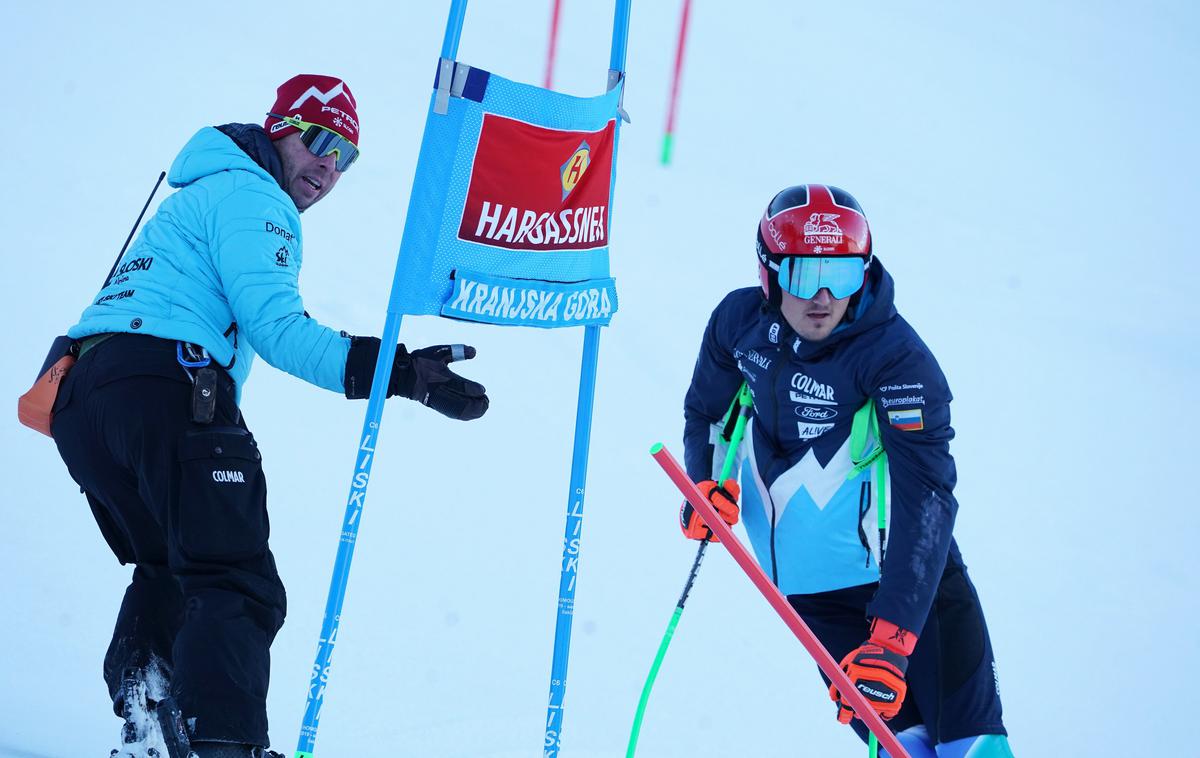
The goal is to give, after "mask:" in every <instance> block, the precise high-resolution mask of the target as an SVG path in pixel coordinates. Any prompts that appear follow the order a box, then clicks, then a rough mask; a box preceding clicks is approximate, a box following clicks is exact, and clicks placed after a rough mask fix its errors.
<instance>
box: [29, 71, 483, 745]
mask: <svg viewBox="0 0 1200 758" xmlns="http://www.w3.org/2000/svg"><path fill="white" fill-rule="evenodd" d="M358 138H359V123H358V114H357V108H356V103H355V100H354V96H353V94H351V92H350V88H349V87H348V86H347V85H346V83H345V82H343V81H341V80H340V79H337V78H335V77H330V76H317V75H310V74H302V75H299V76H296V77H293V78H292V79H290V80H288V81H287V82H285V83H284V84H283V85H281V86H280V87H279V89H278V93H277V99H276V102H275V104H274V106H273V107H272V108H271V110H270V111H269V113H268V115H267V119H266V122H265V124H264V125H263V126H262V127H260V126H258V125H252V124H226V125H224V126H219V127H207V128H204V129H201V130H200V131H199V132H197V133H196V135H195V136H194V137H192V139H191V140H190V141H189V142H188V143H187V145H186V146H184V148H183V150H182V151H181V152H180V154H179V156H178V157H177V158H176V159H175V162H174V164H173V165H172V166H171V170H170V174H169V181H170V184H171V186H173V187H175V188H177V190H178V191H177V192H175V193H174V194H172V195H171V196H169V197H168V198H166V199H165V200H164V201H163V202H162V204H161V205H160V206H159V208H158V211H157V212H156V213H155V214H154V216H153V217H152V218H151V219H150V220H149V221H147V222H146V225H145V227H144V228H143V230H142V232H141V234H140V235H139V236H138V237H137V240H136V241H135V242H134V244H133V245H132V246H131V247H130V248H129V251H128V252H127V253H126V255H125V256H124V257H123V258H122V260H121V261H120V262H119V265H117V266H116V268H114V270H113V273H112V275H111V276H110V277H109V279H108V280H107V281H106V282H105V284H104V286H103V287H102V288H101V290H100V292H99V293H98V294H97V295H96V298H95V300H94V301H93V303H92V304H91V306H89V307H88V308H87V309H86V310H85V311H84V312H83V316H82V318H81V319H80V321H79V323H78V324H76V325H75V326H74V327H72V328H71V330H70V331H69V332H68V334H69V335H70V336H71V337H72V338H73V339H75V340H76V346H77V354H78V362H77V363H76V365H75V367H74V368H73V369H72V370H71V372H70V373H69V374H68V376H67V378H66V379H65V380H64V382H63V384H62V388H61V389H60V391H59V395H58V398H57V400H56V402H55V407H54V418H53V425H52V432H53V436H54V439H55V442H56V443H57V445H58V448H59V452H60V454H61V455H62V458H63V461H64V462H65V463H66V464H67V468H68V470H69V471H70V473H71V476H72V478H73V479H74V480H75V481H76V483H78V484H79V486H80V489H81V490H82V491H83V492H84V494H85V495H86V497H87V500H88V503H89V504H90V506H91V510H92V513H93V515H94V516H95V518H96V521H97V524H98V525H99V527H100V530H101V532H102V533H103V535H104V537H105V539H106V541H107V542H108V544H109V546H110V547H111V548H112V550H113V552H114V553H115V554H116V556H117V558H118V560H120V561H121V563H123V564H128V563H132V564H134V566H135V568H134V573H133V579H132V581H131V583H130V585H129V587H128V589H127V590H126V593H125V598H124V601H123V603H122V606H121V610H120V613H119V615H118V618H117V623H116V628H115V630H114V632H113V639H112V643H111V645H110V647H109V650H108V653H107V655H106V657H105V662H104V675H105V680H106V682H107V684H108V687H109V692H110V694H111V695H112V696H113V700H114V708H115V710H116V712H117V714H118V715H119V716H123V717H125V719H126V724H125V728H124V730H123V736H122V740H123V743H124V745H123V748H122V749H123V750H124V752H123V753H120V755H122V756H133V757H134V758H141V756H142V755H144V754H145V753H146V752H147V750H148V748H149V747H151V746H152V745H151V742H152V741H153V740H156V739H158V737H157V735H155V734H154V733H153V732H154V730H153V729H151V730H149V731H147V729H146V728H145V726H144V723H145V719H144V718H142V717H141V715H140V714H142V713H147V712H148V713H152V714H153V713H158V712H159V711H164V712H165V711H166V710H167V708H164V707H161V704H163V703H166V704H167V705H168V706H169V709H170V710H171V711H172V712H173V713H176V714H178V715H181V718H182V721H183V723H186V724H187V725H188V730H189V732H190V734H189V737H190V741H191V749H192V750H194V751H195V754H196V755H197V756H198V757H199V758H248V757H249V756H262V755H268V754H269V753H266V752H265V750H266V746H267V745H268V744H269V742H268V738H267V716H266V694H267V685H268V679H269V674H270V653H269V650H270V645H271V642H272V640H273V639H274V637H275V634H276V632H277V631H278V630H279V628H280V626H281V625H282V624H283V619H284V615H285V612H286V600H285V595H284V589H283V585H282V583H281V582H280V580H279V575H278V573H277V572H276V570H275V561H274V558H273V557H272V555H271V551H270V549H269V548H268V537H269V531H270V530H269V524H268V519H267V510H266V484H265V481H264V479H263V474H262V457H261V454H260V453H259V450H258V447H257V444H256V442H255V440H254V437H253V435H251V433H250V432H249V430H248V429H247V428H246V424H245V421H244V420H243V418H242V415H241V412H240V410H239V408H238V398H239V396H240V391H241V387H242V385H243V384H244V383H245V381H246V379H247V378H248V376H249V373H250V367H251V365H252V363H253V361H254V356H255V354H256V353H257V354H259V355H261V356H262V357H263V359H264V360H265V361H266V362H267V363H270V364H271V365H273V366H275V367H277V368H280V369H283V370H284V371H287V372H288V373H290V374H293V375H294V376H297V377H300V378H301V379H304V380H305V381H307V382H311V383H312V384H315V385H317V386H320V387H324V388H326V389H330V390H334V391H337V392H342V393H344V394H345V395H346V397H348V398H365V397H367V396H369V394H370V391H371V381H372V377H373V374H374V367H375V362H376V359H377V357H378V355H379V349H380V342H379V340H378V339H376V338H371V337H352V336H350V335H347V334H346V333H345V332H339V331H335V330H333V329H330V328H329V327H327V326H324V325H322V324H320V323H318V322H317V321H316V319H313V318H310V317H309V315H308V314H307V312H306V311H305V310H304V304H303V301H302V300H301V297H300V292H299V288H298V280H299V274H300V265H301V262H302V258H303V252H302V239H303V236H302V231H301V226H300V214H301V213H302V212H304V211H305V210H307V209H308V208H311V207H312V206H313V205H314V204H315V203H317V202H318V201H319V200H321V198H323V197H325V196H326V195H327V194H329V192H330V191H332V190H333V188H334V186H335V185H336V184H337V182H338V180H339V179H340V178H341V176H342V174H343V173H344V172H345V171H346V170H347V169H348V168H349V167H350V166H351V165H352V164H353V163H354V161H355V159H356V158H357V157H358V153H359V151H358V143H359V139H358ZM474 355H475V350H474V348H471V347H468V346H465V345H439V346H435V347H429V348H424V349H421V350H416V351H413V352H411V353H410V352H409V351H408V350H407V349H406V348H405V347H404V346H403V345H400V346H399V347H398V348H397V351H396V358H395V362H394V365H393V369H392V375H391V379H390V381H389V383H388V390H387V394H388V395H389V396H392V395H403V396H405V397H408V398H410V399H414V400H417V401H419V402H421V403H423V404H424V405H427V406H429V407H431V408H433V409H434V410H436V411H438V412H440V413H442V414H444V415H447V416H450V417H451V418H456V419H462V420H470V419H474V418H478V417H479V416H481V415H483V413H484V412H485V411H486V410H487V406H488V398H487V395H486V393H485V391H484V388H483V387H482V386H481V385H479V384H477V383H476V382H472V381H469V380H467V379H464V378H462V377H460V376H458V375H457V374H455V373H454V372H452V371H451V370H450V369H449V364H450V363H451V362H452V361H456V360H462V359H465V358H472V357H474ZM158 715H159V716H160V717H161V716H162V713H158ZM176 720H179V718H176ZM168 731H169V730H168ZM168 747H169V746H168ZM160 749H161V748H160Z"/></svg>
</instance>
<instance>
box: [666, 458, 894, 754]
mask: <svg viewBox="0 0 1200 758" xmlns="http://www.w3.org/2000/svg"><path fill="white" fill-rule="evenodd" d="M650 455H652V456H653V457H654V460H656V461H658V465H659V466H662V470H663V471H665V472H666V473H667V476H669V477H671V481H673V482H675V486H676V487H678V488H679V491H680V492H682V493H683V496H684V497H686V498H687V501H688V502H689V503H691V504H692V507H693V508H695V509H696V512H697V513H699V514H700V517H701V518H702V519H704V523H705V525H707V526H708V528H709V529H711V530H713V532H715V533H716V535H717V536H718V537H720V538H721V543H720V544H722V545H724V546H725V548H726V549H727V550H729V554H730V555H732V556H733V559H734V560H735V561H737V564H738V565H739V566H741V567H742V571H745V572H746V576H748V577H750V581H752V582H754V586H755V587H757V588H758V591H759V592H761V593H762V595H763V597H765V598H766V599H767V602H768V603H770V604H771V607H772V608H774V609H775V612H776V613H778V614H779V616H780V618H782V619H783V623H785V624H787V625H788V628H789V629H791V630H792V633H793V634H795V635H796V639H798V640H800V644H801V645H803V646H804V649H805V650H807V651H808V654H809V655H811V656H812V658H813V660H814V661H816V662H817V666H818V667H819V668H820V669H821V671H823V672H825V676H827V677H829V679H830V680H831V681H832V682H833V683H834V685H835V686H836V687H837V688H838V692H840V693H842V698H843V699H845V700H846V701H848V702H849V703H850V707H851V708H853V709H854V713H855V714H856V715H857V716H858V717H859V718H860V719H862V720H863V723H864V724H866V725H867V729H869V730H871V734H874V735H875V736H876V737H877V738H878V739H879V743H880V744H881V745H883V746H884V747H885V748H887V751H888V753H889V754H891V756H892V758H910V756H909V754H908V751H906V750H905V749H904V747H903V746H902V745H901V744H900V741H899V740H898V739H896V735H894V734H892V730H891V729H888V728H887V725H886V724H884V723H883V719H882V718H880V716H879V714H878V713H876V712H875V709H874V708H872V707H871V704H870V703H868V702H867V700H866V698H864V697H863V696H862V693H861V692H859V691H858V690H857V689H855V687H854V685H853V684H851V682H850V679H849V678H848V677H847V676H846V672H844V671H842V668H841V666H839V665H838V664H837V662H835V661H834V660H833V658H832V657H830V655H829V651H827V650H826V649H825V648H824V646H823V645H821V642H820V641H819V640H818V639H817V637H816V635H815V634H813V633H812V630H811V629H809V628H808V625H807V624H805V623H804V620H803V619H802V618H800V614H798V613H796V609H795V608H793V607H792V606H791V603H789V602H788V601H787V598H786V597H784V596H783V593H782V592H780V591H779V588H778V587H776V586H775V585H774V584H771V580H770V579H767V575H766V574H764V573H763V570H762V568H760V567H759V565H758V563H757V562H756V561H755V560H754V558H753V557H752V556H751V555H750V553H749V552H747V550H746V548H745V547H744V546H743V545H742V543H741V542H739V541H738V538H737V537H735V536H733V530H732V529H730V528H729V525H728V524H726V523H725V521H724V520H723V519H722V518H721V517H720V516H718V515H717V511H716V509H715V508H713V507H712V504H711V503H709V502H708V498H706V497H704V495H703V494H702V493H701V492H700V490H699V489H698V488H697V487H696V484H695V482H693V481H692V480H691V479H689V478H688V475H687V472H685V471H684V470H683V467H682V466H680V465H679V462H678V461H676V460H675V457H674V456H672V455H671V453H670V452H669V451H668V450H667V448H666V447H664V446H663V444H662V443H661V442H660V443H658V444H656V445H655V446H654V447H652V448H650Z"/></svg>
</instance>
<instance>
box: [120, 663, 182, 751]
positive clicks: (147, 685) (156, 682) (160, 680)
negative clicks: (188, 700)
mask: <svg viewBox="0 0 1200 758" xmlns="http://www.w3.org/2000/svg"><path fill="white" fill-rule="evenodd" d="M113 707H114V710H116V711H117V712H118V715H120V716H121V717H122V718H123V719H125V723H124V724H122V726H121V747H120V748H118V749H116V750H113V751H112V752H111V753H110V754H109V758H189V756H190V755H191V749H190V747H189V746H188V740H187V732H186V730H185V729H184V727H183V717H182V716H181V715H180V713H179V708H178V707H177V706H176V705H175V701H174V699H173V698H171V697H169V696H168V695H167V694H166V680H165V678H164V677H163V675H162V672H161V670H160V669H159V668H158V667H156V666H151V667H150V668H148V669H138V668H128V669H126V670H125V671H124V672H123V675H122V677H121V687H120V689H119V690H118V692H117V695H116V697H115V698H114V700H113Z"/></svg>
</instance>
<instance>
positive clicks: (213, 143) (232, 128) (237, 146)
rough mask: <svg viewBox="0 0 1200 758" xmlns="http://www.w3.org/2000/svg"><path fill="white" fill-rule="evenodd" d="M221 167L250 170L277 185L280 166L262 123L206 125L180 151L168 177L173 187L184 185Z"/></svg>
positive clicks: (281, 171)
mask: <svg viewBox="0 0 1200 758" xmlns="http://www.w3.org/2000/svg"><path fill="white" fill-rule="evenodd" d="M255 129H257V130H258V134H257V135H256V134H255V133H254V130H255ZM221 171H249V172H251V173H253V174H256V175H258V176H260V177H262V178H263V179H265V180H267V181H269V182H271V183H272V184H275V185H276V186H279V179H280V178H281V177H282V175H283V166H282V163H281V162H280V160H279V154H278V153H277V152H276V151H275V146H274V145H272V144H271V141H270V139H269V138H268V137H267V135H266V133H265V132H263V130H262V127H261V126H256V125H253V124H226V125H225V126H221V127H212V126H206V127H204V128H203V129H201V130H200V131H198V132H196V134H195V135H193V136H192V138H191V139H190V140H188V143H187V144H186V145H184V146H183V149H182V150H180V151H179V155H178V156H176V157H175V161H174V163H172V164H171V170H170V172H169V173H168V175H167V181H169V182H170V184H171V186H172V187H176V188H178V187H185V186H187V185H189V184H191V183H193V182H195V181H198V180H200V179H203V178H204V177H206V176H211V175H213V174H216V173H219V172H221Z"/></svg>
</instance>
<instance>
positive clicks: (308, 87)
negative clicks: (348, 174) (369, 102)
mask: <svg viewBox="0 0 1200 758" xmlns="http://www.w3.org/2000/svg"><path fill="white" fill-rule="evenodd" d="M277 93H278V94H277V95H276V97H275V105H273V106H272V107H271V111H270V112H271V113H276V114H278V115H280V116H296V117H297V118H299V119H300V120H301V121H307V122H309V123H312V124H320V125H321V126H324V127H325V128H327V129H332V130H333V131H335V132H337V133H338V134H340V135H342V136H343V137H345V138H346V139H348V140H350V141H351V142H352V143H354V145H355V146H357V145H358V111H357V107H358V106H357V104H356V103H355V101H354V95H353V94H352V93H351V92H350V87H349V86H347V85H346V83H345V82H343V81H342V80H341V79H338V78H337V77H336V76H321V75H319V74H298V75H296V76H293V77H292V78H291V79H288V80H287V81H286V82H284V83H283V84H281V85H279V89H278V90H277ZM263 128H264V129H266V130H267V134H268V136H270V138H271V139H272V140H277V139H282V138H283V137H286V136H288V135H289V134H291V133H293V132H297V131H299V130H298V129H297V128H296V127H294V126H291V125H289V124H286V123H284V122H283V121H281V120H280V119H278V118H276V117H275V116H271V115H268V116H267V120H266V122H264V123H263Z"/></svg>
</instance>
